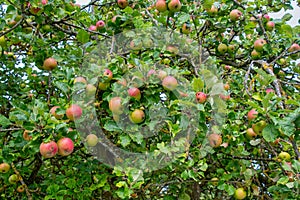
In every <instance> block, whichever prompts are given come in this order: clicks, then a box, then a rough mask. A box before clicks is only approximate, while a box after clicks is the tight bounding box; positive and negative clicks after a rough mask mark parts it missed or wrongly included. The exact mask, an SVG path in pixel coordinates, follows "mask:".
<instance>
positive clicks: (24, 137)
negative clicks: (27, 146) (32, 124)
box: [23, 130, 32, 141]
mask: <svg viewBox="0 0 300 200" xmlns="http://www.w3.org/2000/svg"><path fill="white" fill-rule="evenodd" d="M30 132H31V131H29V130H25V131H24V132H23V139H24V140H26V141H29V140H31V139H32V136H29V135H28V133H30Z"/></svg>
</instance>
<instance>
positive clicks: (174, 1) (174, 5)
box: [168, 0, 181, 12]
mask: <svg viewBox="0 0 300 200" xmlns="http://www.w3.org/2000/svg"><path fill="white" fill-rule="evenodd" d="M168 8H169V10H170V11H171V12H178V11H180V9H181V2H180V1H179V0H171V1H170V2H169V4H168Z"/></svg>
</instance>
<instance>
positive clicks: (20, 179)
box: [11, 163, 32, 200]
mask: <svg viewBox="0 0 300 200" xmlns="http://www.w3.org/2000/svg"><path fill="white" fill-rule="evenodd" d="M11 167H12V168H13V170H14V172H15V173H16V174H17V175H18V177H19V181H20V182H21V183H22V185H23V186H24V188H25V191H26V195H27V197H28V199H29V200H32V196H31V194H30V192H29V190H28V187H27V185H26V183H25V182H24V180H23V178H22V176H21V174H20V172H19V171H18V170H17V168H16V166H15V165H14V163H11Z"/></svg>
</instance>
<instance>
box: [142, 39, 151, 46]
mask: <svg viewBox="0 0 300 200" xmlns="http://www.w3.org/2000/svg"><path fill="white" fill-rule="evenodd" d="M143 45H144V47H145V48H152V47H153V41H152V39H151V38H145V39H144V40H143Z"/></svg>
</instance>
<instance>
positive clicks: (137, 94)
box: [128, 87, 141, 100]
mask: <svg viewBox="0 0 300 200" xmlns="http://www.w3.org/2000/svg"><path fill="white" fill-rule="evenodd" d="M128 94H129V96H131V97H133V98H135V99H136V100H140V99H141V91H140V90H139V89H138V88H136V87H132V88H129V89H128Z"/></svg>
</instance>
